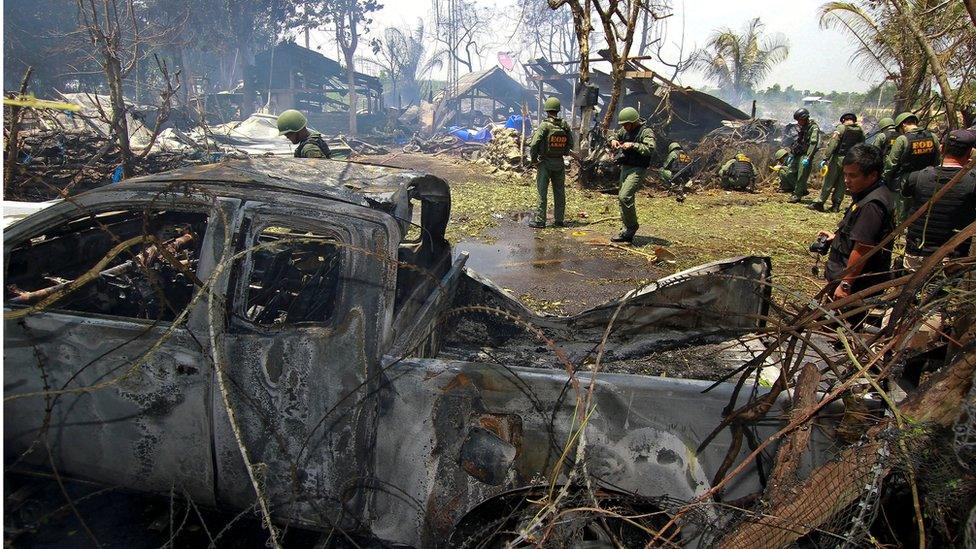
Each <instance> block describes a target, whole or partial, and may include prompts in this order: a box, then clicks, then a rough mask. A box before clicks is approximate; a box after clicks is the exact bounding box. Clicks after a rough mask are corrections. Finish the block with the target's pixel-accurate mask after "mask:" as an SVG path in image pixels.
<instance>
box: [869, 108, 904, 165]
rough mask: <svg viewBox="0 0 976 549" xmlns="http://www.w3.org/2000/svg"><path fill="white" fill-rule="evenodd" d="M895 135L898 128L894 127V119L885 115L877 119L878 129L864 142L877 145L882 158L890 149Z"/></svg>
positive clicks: (896, 135)
mask: <svg viewBox="0 0 976 549" xmlns="http://www.w3.org/2000/svg"><path fill="white" fill-rule="evenodd" d="M897 137H898V130H896V129H895V121H894V120H892V119H891V118H888V117H887V116H886V117H884V118H882V119H881V120H878V130H877V131H876V132H875V133H874V135H872V136H871V137H869V138H867V139H866V140H865V141H864V142H865V143H867V144H868V145H874V146H875V147H877V148H878V149H879V150H880V151H881V157H882V158H884V157H886V156H888V151H890V150H891V145H892V144H893V143H894V142H895V139H896V138H897Z"/></svg>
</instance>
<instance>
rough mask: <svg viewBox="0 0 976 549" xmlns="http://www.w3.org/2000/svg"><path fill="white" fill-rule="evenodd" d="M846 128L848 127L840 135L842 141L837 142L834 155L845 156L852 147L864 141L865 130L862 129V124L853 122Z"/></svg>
mask: <svg viewBox="0 0 976 549" xmlns="http://www.w3.org/2000/svg"><path fill="white" fill-rule="evenodd" d="M845 128H847V129H846V130H844V134H843V135H841V136H840V143H838V144H837V148H836V149H835V150H834V155H836V156H845V155H847V152H848V151H850V150H851V147H853V146H854V145H857V144H858V143H864V130H863V129H861V126H858V125H857V124H851V125H850V126H845Z"/></svg>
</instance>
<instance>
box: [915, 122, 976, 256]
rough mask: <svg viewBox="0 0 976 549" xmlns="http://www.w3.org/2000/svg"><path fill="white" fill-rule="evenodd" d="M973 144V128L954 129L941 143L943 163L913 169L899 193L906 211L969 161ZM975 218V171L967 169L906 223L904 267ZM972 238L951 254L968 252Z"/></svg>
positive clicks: (930, 193) (931, 250)
mask: <svg viewBox="0 0 976 549" xmlns="http://www.w3.org/2000/svg"><path fill="white" fill-rule="evenodd" d="M974 145H976V132H972V131H969V130H955V131H953V132H951V133H950V134H949V138H948V139H946V141H945V143H943V144H942V163H941V165H940V166H937V167H931V166H930V167H928V168H925V169H923V170H920V171H917V172H912V174H911V175H909V176H908V178H907V179H906V180H905V184H904V185H903V186H902V191H901V192H902V194H903V195H904V196H905V198H908V199H910V200H909V203H910V204H911V205H912V209H911V211H910V212H909V215H911V214H914V213H915V210H917V209H918V208H919V207H921V206H922V205H924V204H925V203H926V202H928V201H929V200H930V199H931V198H932V197H933V196H935V193H937V192H939V189H941V188H942V186H943V185H945V184H946V183H948V182H949V180H950V179H952V178H953V177H955V176H956V174H958V173H959V171H960V170H962V169H963V167H964V166H965V165H966V164H967V163H968V162H969V157H970V155H972V153H973V146H974ZM973 221H976V171H973V170H970V171H969V173H967V174H965V175H963V176H962V180H961V181H959V182H957V183H956V184H955V185H953V187H952V188H951V189H949V190H948V191H947V192H946V193H945V194H944V195H942V198H940V199H939V201H938V202H936V203H934V204H931V205H930V206H929V209H928V210H927V211H926V212H925V213H924V214H922V215H921V216H920V217H919V218H918V219H916V220H915V221H914V222H912V224H911V225H909V227H908V234H907V235H906V236H905V267H907V268H909V269H911V270H915V269H917V268H918V267H919V266H920V265H921V264H922V261H924V260H925V258H926V257H928V256H929V255H931V254H932V253H933V252H935V251H936V250H938V249H939V248H940V247H942V245H943V244H945V243H946V242H948V241H949V239H950V238H952V237H953V236H955V235H956V233H957V232H959V231H960V230H961V229H963V228H965V227H966V226H967V225H969V224H970V223H972V222H973ZM971 245H972V239H967V240H966V241H965V242H963V243H961V244H960V245H959V247H957V248H956V249H955V250H954V251H953V252H952V254H951V255H950V257H962V256H965V255H966V254H967V253H968V252H969V248H970V246H971Z"/></svg>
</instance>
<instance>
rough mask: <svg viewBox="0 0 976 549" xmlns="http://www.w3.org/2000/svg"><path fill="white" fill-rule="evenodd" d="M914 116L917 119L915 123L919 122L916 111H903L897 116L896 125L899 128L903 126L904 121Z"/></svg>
mask: <svg viewBox="0 0 976 549" xmlns="http://www.w3.org/2000/svg"><path fill="white" fill-rule="evenodd" d="M913 118H914V119H915V124H918V117H917V116H915V113H911V112H903V113H901V114H899V115H898V116H896V117H895V127H896V128H897V127H898V126H901V125H902V124H903V123H905V122H907V121H908V120H911V119H913Z"/></svg>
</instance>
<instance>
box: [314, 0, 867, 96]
mask: <svg viewBox="0 0 976 549" xmlns="http://www.w3.org/2000/svg"><path fill="white" fill-rule="evenodd" d="M478 1H479V4H481V5H484V6H488V7H497V8H501V9H502V10H504V11H505V12H506V13H507V14H508V17H506V18H504V19H502V18H500V19H499V21H498V22H497V23H498V24H497V26H496V27H495V28H496V30H495V32H494V35H493V36H491V37H490V39H489V41H490V42H493V47H490V48H486V50H487V53H486V56H485V59H484V60H483V62H484V68H488V67H490V66H493V65H495V64H496V57H495V55H496V52H498V51H509V50H517V47H518V44H517V41H516V40H512V41H511V43H505V40H506V39H508V37H509V36H511V35H512V34H513V32H514V31H515V29H514V28H513V23H512V22H511V21H510V19H515V18H516V17H517V13H514V12H515V9H514V8H513V7H511V3H510V1H509V0H478ZM823 3H824V2H823V0H793V1H792V2H783V1H770V0H721V1H705V0H672V6H673V7H674V11H675V15H674V16H673V17H671V18H669V19H668V25H669V27H668V31H667V38H666V41H667V45H666V48H673V51H676V50H677V48H676V43H677V42H678V41H679V40H680V37H681V25H682V19H683V20H684V21H683V23H684V25H685V51H686V52H687V51H691V50H693V49H694V48H695V47H698V46H702V45H703V44H704V43H705V42H706V41H707V39H708V36H709V34H711V32H712V30H714V29H716V28H718V27H723V26H729V27H732V28H733V29H740V28H741V27H742V26H743V25H744V24H745V23H746V22H747V21H748V20H749V19H752V18H753V17H760V18H761V19H762V21H763V23H765V25H766V32H767V33H770V34H772V33H782V34H783V35H785V36H786V38H787V39H788V40H789V43H790V55H789V57H788V58H787V59H786V61H784V62H783V63H781V64H779V65H777V66H776V67H775V68H774V69H773V71H772V73H771V74H770V76H769V78H768V79H767V80H766V81H765V82H764V83H763V84H762V85H761V87H767V86H771V85H773V84H774V83H778V84H780V85H781V86H782V87H784V88H785V87H787V86H788V85H790V84H792V85H793V87H794V88H796V89H799V90H804V89H808V90H811V91H823V92H828V91H831V90H837V91H864V90H867V89H868V88H870V87H871V86H873V85H875V84H877V82H878V81H879V80H880V79H879V77H878V76H877V75H862V74H860V72H861V71H860V70H859V69H858V68H857V67H855V66H853V65H852V64H851V62H850V56H851V53H852V52H853V49H854V48H853V45H852V43H851V42H850V41H849V40H848V38H847V37H846V36H845V35H843V34H841V33H840V32H838V31H833V30H823V29H821V28H820V25H819V17H818V10H819V7H820V5H821V4H823ZM430 8H431V0H387V1H386V2H385V3H384V7H383V9H382V10H381V11H380V12H378V13H376V14H375V15H374V17H373V19H374V24H373V26H372V29H371V30H372V32H371V35H372V36H379V33H378V32H377V31H379V30H381V29H382V28H384V27H387V26H404V25H409V26H412V25H413V24H415V23H416V21H417V19H418V18H424V19H427V18H428V17H429V12H430ZM560 9H568V8H560ZM432 26H433V23H432V22H428V28H431V27H432ZM299 42H301V38H299ZM360 43H361V44H362V45H361V46H360V47H361V48H362V49H361V50H360V51H361V52H362V53H363V54H364V55H365V54H366V53H367V52H368V45H367V44H366V43H365V41H361V42H360ZM311 45H312V47H313V48H316V47H321V50H320V51H321V52H322V53H323V54H325V55H327V56H329V57H333V58H337V55H336V48H335V45H334V43H333V42H332V41H331V40H329V36H328V33H325V32H314V31H313V33H312V38H311ZM665 51H666V52H667V49H666V50H665ZM515 53H516V54H517V53H518V52H517V51H515ZM525 57H528V55H527V54H526V55H525ZM652 67H653V63H652ZM658 68H659V69H661V72H662V74H666V75H670V71H669V70H666V67H663V66H662V67H658ZM462 70H463V67H462ZM516 70H519V69H518V68H517V69H516ZM435 76H443V75H436V74H435ZM679 80H680V81H681V83H682V84H686V85H691V86H701V85H703V84H704V82H703V80H702V78H701V76H700V75H698V74H695V73H693V72H691V71H687V72H685V73H684V74H683V75H682V77H680V78H679Z"/></svg>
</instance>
